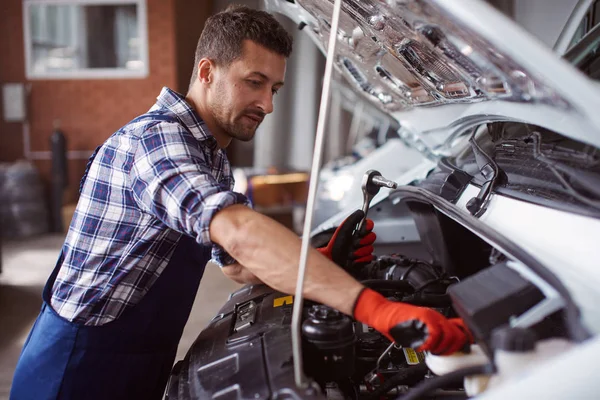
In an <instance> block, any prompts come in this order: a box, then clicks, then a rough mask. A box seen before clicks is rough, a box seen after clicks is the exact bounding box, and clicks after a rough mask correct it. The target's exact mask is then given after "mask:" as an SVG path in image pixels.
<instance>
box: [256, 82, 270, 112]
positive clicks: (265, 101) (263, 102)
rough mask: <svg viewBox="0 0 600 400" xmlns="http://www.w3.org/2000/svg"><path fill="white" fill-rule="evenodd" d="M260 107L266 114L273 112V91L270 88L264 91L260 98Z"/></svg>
mask: <svg viewBox="0 0 600 400" xmlns="http://www.w3.org/2000/svg"><path fill="white" fill-rule="evenodd" d="M258 107H259V108H260V109H261V110H262V111H263V112H264V113H265V114H271V113H272V112H273V92H271V89H270V88H269V89H267V90H266V91H264V92H262V96H261V98H260V99H259V104H258Z"/></svg>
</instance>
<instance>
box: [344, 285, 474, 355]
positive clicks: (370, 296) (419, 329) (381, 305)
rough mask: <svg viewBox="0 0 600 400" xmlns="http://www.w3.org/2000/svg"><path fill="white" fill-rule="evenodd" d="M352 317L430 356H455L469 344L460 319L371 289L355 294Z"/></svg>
mask: <svg viewBox="0 0 600 400" xmlns="http://www.w3.org/2000/svg"><path fill="white" fill-rule="evenodd" d="M354 318H356V320H358V321H360V322H362V323H365V324H367V325H369V326H370V327H372V328H374V329H376V330H378V331H379V332H381V333H383V334H384V335H385V336H386V337H387V338H388V339H390V340H391V341H393V342H396V343H398V344H399V345H401V346H403V347H411V348H415V349H417V350H419V351H425V350H428V351H431V352H432V353H433V354H443V355H448V354H452V353H455V352H457V351H458V350H461V349H462V348H463V347H464V346H465V344H466V343H467V342H469V341H471V338H470V334H468V329H466V327H465V326H464V323H463V322H462V320H460V323H459V322H458V321H457V320H459V318H454V319H450V320H449V319H447V318H446V317H444V316H443V315H442V314H440V313H439V312H437V311H435V310H432V309H430V308H426V307H417V306H413V305H410V304H406V303H400V302H394V301H389V300H387V299H386V298H385V297H383V296H382V295H380V294H379V293H377V292H375V291H373V290H371V289H364V290H363V291H362V292H361V293H360V294H359V295H358V299H357V300H356V304H355V305H354Z"/></svg>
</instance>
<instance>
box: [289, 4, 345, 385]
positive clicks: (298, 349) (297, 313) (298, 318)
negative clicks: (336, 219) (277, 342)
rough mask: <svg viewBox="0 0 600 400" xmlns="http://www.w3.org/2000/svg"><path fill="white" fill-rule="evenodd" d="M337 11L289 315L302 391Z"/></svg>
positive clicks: (335, 7)
mask: <svg viewBox="0 0 600 400" xmlns="http://www.w3.org/2000/svg"><path fill="white" fill-rule="evenodd" d="M341 8H342V0H335V3H334V5H333V15H332V20H331V31H330V33H329V46H328V48H327V60H326V62H325V76H324V77H323V90H322V91H321V104H320V108H319V118H318V120H317V134H316V137H315V148H314V151H313V161H312V167H311V173H310V185H309V187H308V200H307V203H306V216H305V218H304V229H303V231H302V247H301V249H300V265H299V266H298V279H297V282H296V294H295V300H294V309H293V312H292V354H293V356H294V380H295V381H296V386H298V387H299V388H306V387H307V386H308V383H307V381H306V377H305V376H304V367H303V362H302V361H303V360H302V337H301V330H300V329H301V323H302V306H303V288H304V275H305V274H306V261H307V257H308V246H309V242H310V230H311V225H312V218H313V213H314V206H315V199H316V197H317V185H318V183H319V172H320V169H321V158H322V155H323V142H324V139H325V124H326V122H327V108H328V106H329V98H330V96H329V94H330V91H331V78H332V75H333V60H334V59H335V45H336V43H337V31H338V25H339V18H340V10H341Z"/></svg>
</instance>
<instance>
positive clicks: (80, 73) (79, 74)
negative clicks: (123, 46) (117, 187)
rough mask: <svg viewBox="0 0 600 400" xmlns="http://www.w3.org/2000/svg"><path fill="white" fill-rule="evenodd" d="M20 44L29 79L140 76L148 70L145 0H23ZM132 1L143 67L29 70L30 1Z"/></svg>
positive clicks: (112, 2)
mask: <svg viewBox="0 0 600 400" xmlns="http://www.w3.org/2000/svg"><path fill="white" fill-rule="evenodd" d="M22 4H23V46H24V50H25V77H26V78H27V79H29V80H52V79H143V78H147V77H148V75H149V73H150V64H149V62H150V60H149V56H148V54H149V49H148V14H147V7H146V0H23V3H22ZM39 4H44V5H50V4H52V5H82V6H83V5H125V4H127V5H135V6H136V7H137V9H136V10H137V15H138V27H137V30H138V36H139V42H140V59H141V61H142V62H143V64H144V66H143V68H141V69H139V70H129V69H126V68H78V69H74V70H70V71H69V70H67V71H50V72H43V73H39V72H38V73H36V72H34V71H33V65H32V62H33V55H32V51H33V42H32V37H31V29H30V28H31V26H30V16H31V6H32V5H39Z"/></svg>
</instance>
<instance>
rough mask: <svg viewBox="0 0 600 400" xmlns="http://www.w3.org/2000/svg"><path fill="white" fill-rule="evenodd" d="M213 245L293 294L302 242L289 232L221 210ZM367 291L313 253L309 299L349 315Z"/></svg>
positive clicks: (260, 218)
mask: <svg viewBox="0 0 600 400" xmlns="http://www.w3.org/2000/svg"><path fill="white" fill-rule="evenodd" d="M210 235H211V239H212V240H213V241H214V242H216V243H218V244H220V245H221V246H223V248H225V250H227V252H229V254H231V255H232V256H233V257H234V258H235V259H236V260H237V261H239V263H240V264H242V265H243V266H245V267H246V268H247V269H248V270H249V271H250V272H251V273H252V274H254V275H255V276H256V277H257V278H258V279H260V280H261V281H263V282H264V283H266V284H267V285H269V286H271V287H272V288H274V289H276V290H279V291H281V292H284V293H290V294H293V293H294V291H295V288H296V279H297V275H298V260H299V259H300V247H301V241H300V240H299V239H298V237H297V236H296V235H295V234H294V233H293V232H292V231H290V230H289V229H287V228H285V227H284V226H282V225H281V224H279V223H277V222H275V221H274V220H272V219H270V218H268V217H266V216H264V215H261V214H259V213H257V212H255V211H253V210H251V209H248V208H247V207H244V206H231V207H227V208H225V209H224V210H221V211H220V212H218V213H217V214H216V216H215V217H214V218H213V220H212V222H211V225H210ZM361 290H362V285H361V284H360V283H359V282H357V281H356V280H355V279H354V278H352V277H351V276H350V275H349V274H348V273H346V272H345V271H344V270H343V269H341V268H340V267H338V266H337V265H336V264H334V263H333V262H331V261H330V260H328V259H327V258H326V257H324V256H323V255H321V254H320V253H319V252H317V251H316V250H314V249H312V248H311V249H309V254H308V262H307V271H306V276H305V281H304V295H305V296H306V297H307V298H308V299H310V300H314V301H317V302H320V303H323V304H326V305H328V306H331V307H334V308H336V309H338V310H340V311H342V312H344V313H346V314H351V313H352V306H353V305H354V302H355V300H356V298H357V296H358V294H359V293H360V291H361Z"/></svg>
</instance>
